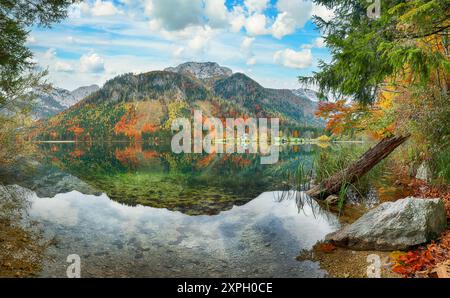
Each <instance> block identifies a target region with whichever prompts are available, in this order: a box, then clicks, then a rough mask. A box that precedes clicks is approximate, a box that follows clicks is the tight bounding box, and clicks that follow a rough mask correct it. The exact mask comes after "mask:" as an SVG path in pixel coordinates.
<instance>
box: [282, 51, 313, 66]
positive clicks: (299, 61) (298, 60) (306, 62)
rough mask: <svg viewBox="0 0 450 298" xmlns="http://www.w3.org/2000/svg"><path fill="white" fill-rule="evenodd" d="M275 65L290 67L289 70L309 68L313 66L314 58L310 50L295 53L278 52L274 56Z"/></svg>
mask: <svg viewBox="0 0 450 298" xmlns="http://www.w3.org/2000/svg"><path fill="white" fill-rule="evenodd" d="M273 60H274V62H275V63H277V64H280V65H283V66H286V67H289V68H298V69H301V68H308V67H310V66H311V65H312V60H313V56H312V54H311V50H310V49H303V50H301V51H298V52H297V51H294V50H292V49H286V50H282V51H278V52H276V53H275V55H274V56H273Z"/></svg>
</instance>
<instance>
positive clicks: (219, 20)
mask: <svg viewBox="0 0 450 298" xmlns="http://www.w3.org/2000/svg"><path fill="white" fill-rule="evenodd" d="M204 1H205V14H206V16H207V18H208V21H209V22H208V24H209V25H210V26H212V27H217V28H220V27H225V26H227V25H228V23H229V22H228V10H227V8H226V6H225V1H224V0H204Z"/></svg>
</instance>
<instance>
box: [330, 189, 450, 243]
mask: <svg viewBox="0 0 450 298" xmlns="http://www.w3.org/2000/svg"><path fill="white" fill-rule="evenodd" d="M446 226H447V216H446V212H445V206H444V203H443V202H442V200H440V199H420V198H413V197H408V198H405V199H402V200H398V201H396V202H388V203H384V204H381V205H380V206H378V207H377V208H375V209H373V210H371V211H369V212H368V213H366V214H365V215H363V216H362V217H361V218H360V219H358V220H357V221H356V222H354V223H353V224H351V225H348V226H346V227H344V228H343V229H341V230H339V231H337V232H334V233H331V234H329V235H327V236H326V240H328V241H330V242H332V243H333V244H335V245H338V246H344V247H349V248H352V249H356V250H403V249H407V248H409V247H411V246H414V245H418V244H422V243H426V242H428V241H431V240H433V239H435V238H437V237H438V236H439V235H440V234H441V233H442V232H443V231H444V230H445V229H446Z"/></svg>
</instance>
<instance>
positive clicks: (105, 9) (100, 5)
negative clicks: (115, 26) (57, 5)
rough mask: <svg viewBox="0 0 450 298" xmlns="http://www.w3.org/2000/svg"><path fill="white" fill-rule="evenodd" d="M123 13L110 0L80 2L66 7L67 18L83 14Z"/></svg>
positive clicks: (95, 15) (109, 14)
mask: <svg viewBox="0 0 450 298" xmlns="http://www.w3.org/2000/svg"><path fill="white" fill-rule="evenodd" d="M121 13H123V12H122V11H120V10H119V9H118V8H117V7H116V6H114V3H113V2H112V1H103V0H95V2H80V3H76V4H74V5H72V6H71V7H70V8H69V9H68V14H69V18H82V15H84V16H94V17H109V16H114V15H117V14H121Z"/></svg>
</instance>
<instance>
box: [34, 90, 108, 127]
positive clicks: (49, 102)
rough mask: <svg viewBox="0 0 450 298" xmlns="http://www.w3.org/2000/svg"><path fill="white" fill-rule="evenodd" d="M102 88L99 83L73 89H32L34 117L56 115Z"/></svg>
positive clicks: (41, 117) (40, 117)
mask: <svg viewBox="0 0 450 298" xmlns="http://www.w3.org/2000/svg"><path fill="white" fill-rule="evenodd" d="M99 89H100V87H99V86H97V85H91V86H86V87H79V88H77V89H75V90H73V91H69V90H66V89H62V88H49V89H45V90H43V89H36V90H34V91H32V94H33V95H34V97H35V99H34V103H33V108H32V114H33V118H35V119H43V118H48V117H51V116H54V115H56V114H58V113H60V112H62V111H64V110H66V109H68V108H70V107H71V106H73V105H75V104H76V103H77V102H79V101H80V100H82V99H83V98H85V97H86V96H88V95H90V94H92V93H93V92H95V91H98V90H99Z"/></svg>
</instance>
